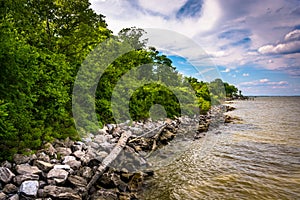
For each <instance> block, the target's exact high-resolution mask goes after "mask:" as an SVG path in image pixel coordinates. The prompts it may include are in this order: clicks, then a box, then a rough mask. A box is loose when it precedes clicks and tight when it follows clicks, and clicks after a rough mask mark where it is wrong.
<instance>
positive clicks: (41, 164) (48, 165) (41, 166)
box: [34, 160, 53, 172]
mask: <svg viewBox="0 0 300 200" xmlns="http://www.w3.org/2000/svg"><path fill="white" fill-rule="evenodd" d="M34 165H35V166H37V167H38V168H39V169H41V170H42V171H44V172H48V171H49V170H50V169H52V168H53V164H51V163H48V162H45V161H42V160H35V161H34Z"/></svg>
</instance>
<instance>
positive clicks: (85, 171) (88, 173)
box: [78, 166, 93, 179]
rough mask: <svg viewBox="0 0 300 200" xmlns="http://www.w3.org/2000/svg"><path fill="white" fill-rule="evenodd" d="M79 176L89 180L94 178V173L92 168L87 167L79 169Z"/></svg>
mask: <svg viewBox="0 0 300 200" xmlns="http://www.w3.org/2000/svg"><path fill="white" fill-rule="evenodd" d="M78 174H79V175H80V176H82V177H83V178H86V179H89V178H92V176H93V171H92V169H91V168H90V167H87V166H85V167H82V168H80V169H79V171H78Z"/></svg>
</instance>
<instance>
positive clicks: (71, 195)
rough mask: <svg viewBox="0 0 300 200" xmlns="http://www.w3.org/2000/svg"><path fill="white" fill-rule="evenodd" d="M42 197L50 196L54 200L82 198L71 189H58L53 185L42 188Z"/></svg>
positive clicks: (76, 199)
mask: <svg viewBox="0 0 300 200" xmlns="http://www.w3.org/2000/svg"><path fill="white" fill-rule="evenodd" d="M42 195H43V196H42V197H47V196H52V197H54V198H60V199H73V200H81V199H82V198H81V197H80V196H79V195H78V194H77V192H76V191H74V190H73V189H71V188H67V187H58V186H53V185H47V186H45V187H44V190H43V192H42Z"/></svg>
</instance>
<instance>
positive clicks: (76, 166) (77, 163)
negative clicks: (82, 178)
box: [66, 160, 81, 170]
mask: <svg viewBox="0 0 300 200" xmlns="http://www.w3.org/2000/svg"><path fill="white" fill-rule="evenodd" d="M66 164H67V165H69V166H70V167H71V168H72V169H74V170H75V169H79V168H80V167H81V162H80V161H78V160H70V161H68V162H66Z"/></svg>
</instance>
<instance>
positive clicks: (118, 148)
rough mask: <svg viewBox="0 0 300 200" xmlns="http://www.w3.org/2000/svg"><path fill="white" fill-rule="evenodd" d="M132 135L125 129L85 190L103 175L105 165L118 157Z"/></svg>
mask: <svg viewBox="0 0 300 200" xmlns="http://www.w3.org/2000/svg"><path fill="white" fill-rule="evenodd" d="M131 135H132V133H131V132H130V131H125V132H123V133H122V135H121V137H120V139H119V141H118V143H117V144H116V146H115V147H114V148H113V150H112V151H111V152H110V154H108V156H106V157H105V158H104V160H103V161H102V163H101V164H100V165H99V167H98V168H97V171H96V173H95V174H94V176H93V177H92V179H91V180H90V182H89V183H88V185H87V191H89V190H90V189H91V187H92V186H93V185H94V184H95V183H96V182H97V180H98V179H99V178H100V177H101V176H102V175H103V173H104V172H105V170H106V169H107V167H108V166H109V165H110V164H111V163H112V162H113V161H114V160H115V159H116V158H117V157H118V155H119V154H120V153H121V151H122V150H123V148H124V147H125V146H126V143H127V140H128V138H129V137H130V136H131Z"/></svg>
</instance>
